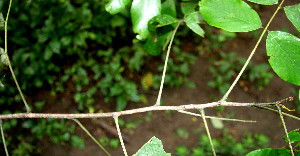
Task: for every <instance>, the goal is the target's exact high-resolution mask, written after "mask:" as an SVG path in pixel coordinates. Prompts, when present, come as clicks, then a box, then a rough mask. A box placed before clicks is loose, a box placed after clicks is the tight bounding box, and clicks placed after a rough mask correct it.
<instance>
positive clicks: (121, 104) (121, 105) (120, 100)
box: [116, 96, 127, 111]
mask: <svg viewBox="0 0 300 156" xmlns="http://www.w3.org/2000/svg"><path fill="white" fill-rule="evenodd" d="M116 102H117V111H121V110H124V109H125V107H126V105H127V100H126V98H125V97H124V96H118V97H117V100H116Z"/></svg>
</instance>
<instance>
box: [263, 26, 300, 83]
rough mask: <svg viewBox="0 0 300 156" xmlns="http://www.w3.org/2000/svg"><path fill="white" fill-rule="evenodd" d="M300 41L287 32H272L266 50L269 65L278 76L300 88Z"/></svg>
mask: <svg viewBox="0 0 300 156" xmlns="http://www.w3.org/2000/svg"><path fill="white" fill-rule="evenodd" d="M299 47H300V39H299V38H297V37H295V36H293V35H291V34H289V33H286V32H280V31H271V32H270V33H269V34H268V37H267V42H266V48H267V55H268V56H270V59H269V63H270V65H271V67H272V68H273V70H274V71H275V72H276V74H277V75H278V76H279V77H280V78H281V79H283V80H284V81H288V82H290V83H293V84H295V85H298V86H300V48H299Z"/></svg>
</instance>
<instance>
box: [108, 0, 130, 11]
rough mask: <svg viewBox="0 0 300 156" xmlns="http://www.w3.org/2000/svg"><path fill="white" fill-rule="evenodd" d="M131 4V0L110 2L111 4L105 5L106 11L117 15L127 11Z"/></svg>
mask: <svg viewBox="0 0 300 156" xmlns="http://www.w3.org/2000/svg"><path fill="white" fill-rule="evenodd" d="M129 2H130V0H110V2H108V3H107V4H106V5H105V10H106V11H107V12H109V13H110V14H117V13H119V12H120V11H122V10H123V9H125V7H126V5H127V4H129Z"/></svg>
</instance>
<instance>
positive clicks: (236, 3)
mask: <svg viewBox="0 0 300 156" xmlns="http://www.w3.org/2000/svg"><path fill="white" fill-rule="evenodd" d="M199 5H200V12H201V14H202V16H203V17H204V19H205V20H206V21H207V23H208V24H209V25H211V26H215V27H218V28H221V29H224V30H227V31H230V32H248V31H252V30H256V29H258V28H260V27H261V25H262V24H261V21H260V18H259V16H258V14H257V13H256V12H255V11H254V10H253V9H252V8H251V7H250V6H249V5H248V4H247V3H245V2H243V1H242V0H202V1H200V2H199Z"/></svg>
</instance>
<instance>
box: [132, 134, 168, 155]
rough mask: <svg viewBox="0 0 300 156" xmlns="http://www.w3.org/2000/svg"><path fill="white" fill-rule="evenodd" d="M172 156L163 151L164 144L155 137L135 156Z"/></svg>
mask: <svg viewBox="0 0 300 156" xmlns="http://www.w3.org/2000/svg"><path fill="white" fill-rule="evenodd" d="M144 155H147V156H171V154H169V153H166V152H165V151H164V149H163V144H162V142H161V141H160V140H159V139H157V138H156V137H155V136H154V137H152V138H151V139H150V140H149V141H148V142H147V143H146V144H145V145H144V146H143V147H142V148H140V149H139V150H138V151H137V153H136V154H134V155H133V156H144Z"/></svg>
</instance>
